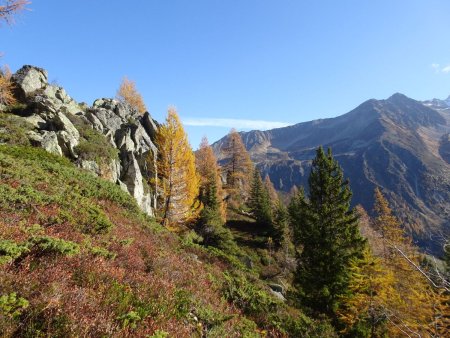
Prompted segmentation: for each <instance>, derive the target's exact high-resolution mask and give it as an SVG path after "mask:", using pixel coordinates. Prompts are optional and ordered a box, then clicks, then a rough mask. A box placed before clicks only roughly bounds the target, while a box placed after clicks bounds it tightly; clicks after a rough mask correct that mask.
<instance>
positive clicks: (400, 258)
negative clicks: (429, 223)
mask: <svg viewBox="0 0 450 338" xmlns="http://www.w3.org/2000/svg"><path fill="white" fill-rule="evenodd" d="M374 213H375V218H374V220H373V227H374V229H375V230H376V231H377V232H378V233H379V234H380V236H381V239H382V243H383V250H382V254H381V262H382V265H383V267H384V268H385V269H387V270H388V271H390V272H391V273H392V274H393V283H392V288H393V289H394V291H395V293H394V294H393V295H391V296H390V297H389V299H388V301H387V303H386V306H385V315H386V319H387V326H388V331H389V333H390V335H392V336H395V337H398V336H402V335H406V334H409V335H411V336H413V335H420V336H427V335H429V334H430V332H432V331H434V328H433V327H432V323H433V318H434V316H435V314H434V304H435V292H434V290H433V288H432V285H431V284H430V282H429V280H427V277H426V276H425V275H424V274H423V273H422V271H421V270H420V261H421V256H420V255H419V253H418V251H417V249H416V248H415V247H414V245H413V244H412V241H411V239H410V238H409V237H408V236H406V234H405V232H404V230H403V228H402V227H401V224H400V222H399V220H398V219H397V217H395V216H394V215H393V213H392V210H391V209H390V207H389V204H388V202H387V200H386V199H385V198H384V196H383V195H382V193H381V191H380V190H379V189H376V190H375V205H374Z"/></svg>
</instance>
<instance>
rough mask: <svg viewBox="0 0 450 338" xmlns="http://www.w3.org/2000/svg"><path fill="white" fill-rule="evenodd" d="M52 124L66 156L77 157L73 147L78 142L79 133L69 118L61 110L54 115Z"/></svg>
mask: <svg viewBox="0 0 450 338" xmlns="http://www.w3.org/2000/svg"><path fill="white" fill-rule="evenodd" d="M53 124H54V125H55V126H56V127H57V130H58V132H57V134H58V140H59V143H60V147H61V149H63V152H64V154H65V155H66V156H68V157H71V158H77V157H78V156H77V154H76V153H75V149H74V148H75V147H76V146H77V145H78V143H79V142H80V133H79V132H78V130H77V128H75V126H74V125H73V124H72V122H70V120H69V119H68V118H67V117H66V116H65V115H64V114H63V113H61V112H58V113H57V114H56V115H55V118H54V120H53Z"/></svg>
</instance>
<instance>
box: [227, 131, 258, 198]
mask: <svg viewBox="0 0 450 338" xmlns="http://www.w3.org/2000/svg"><path fill="white" fill-rule="evenodd" d="M222 151H223V152H224V153H225V155H226V157H227V158H228V161H227V162H226V163H225V164H224V166H223V169H224V171H225V172H226V175H227V178H226V181H227V183H226V190H227V192H228V193H229V194H230V195H231V198H232V199H234V200H236V201H239V200H241V199H244V200H245V199H247V198H248V196H249V192H250V182H251V179H252V175H253V162H252V160H251V159H250V155H249V154H248V152H247V150H246V149H245V146H244V143H243V142H242V139H241V136H240V135H239V133H238V132H237V131H236V130H234V129H232V130H231V131H230V133H229V134H228V139H227V143H226V145H225V147H224V148H223V149H222Z"/></svg>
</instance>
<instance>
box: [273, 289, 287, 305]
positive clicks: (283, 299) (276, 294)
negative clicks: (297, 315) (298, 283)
mask: <svg viewBox="0 0 450 338" xmlns="http://www.w3.org/2000/svg"><path fill="white" fill-rule="evenodd" d="M270 293H271V294H272V295H274V296H275V297H276V298H278V299H279V300H281V301H282V302H285V301H286V298H285V297H284V296H283V294H282V293H281V292H277V291H273V290H272V289H270Z"/></svg>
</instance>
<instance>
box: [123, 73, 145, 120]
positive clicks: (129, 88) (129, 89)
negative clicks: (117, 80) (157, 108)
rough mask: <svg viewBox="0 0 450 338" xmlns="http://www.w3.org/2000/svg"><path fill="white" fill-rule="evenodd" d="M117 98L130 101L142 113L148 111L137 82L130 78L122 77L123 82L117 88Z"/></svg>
mask: <svg viewBox="0 0 450 338" xmlns="http://www.w3.org/2000/svg"><path fill="white" fill-rule="evenodd" d="M116 98H117V99H118V100H119V101H122V102H126V103H128V104H129V105H130V106H131V107H132V108H133V109H136V110H137V111H138V112H139V113H141V114H143V113H145V112H146V111H147V108H146V107H145V103H144V99H143V98H142V96H141V94H140V93H139V92H138V91H137V89H136V84H135V82H134V81H131V80H129V79H128V78H127V77H124V78H123V79H122V83H121V84H120V87H119V89H118V90H117V94H116Z"/></svg>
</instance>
